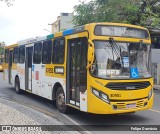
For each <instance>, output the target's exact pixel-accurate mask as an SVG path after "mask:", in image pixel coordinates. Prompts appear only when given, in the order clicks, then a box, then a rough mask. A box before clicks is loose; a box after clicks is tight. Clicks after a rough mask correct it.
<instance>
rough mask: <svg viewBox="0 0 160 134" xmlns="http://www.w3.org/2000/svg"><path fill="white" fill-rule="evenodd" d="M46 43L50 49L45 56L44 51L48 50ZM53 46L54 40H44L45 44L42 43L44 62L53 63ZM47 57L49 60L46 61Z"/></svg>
mask: <svg viewBox="0 0 160 134" xmlns="http://www.w3.org/2000/svg"><path fill="white" fill-rule="evenodd" d="M45 43H47V44H45ZM46 45H47V49H46V50H48V53H47V55H46V56H44V51H46V50H45V49H44V48H45V46H46ZM48 46H49V47H50V48H49V47H48ZM52 46H53V41H52V40H45V41H43V44H42V64H51V62H52ZM45 58H48V62H44V59H45Z"/></svg>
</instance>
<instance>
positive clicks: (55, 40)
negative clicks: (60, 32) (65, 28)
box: [52, 37, 65, 64]
mask: <svg viewBox="0 0 160 134" xmlns="http://www.w3.org/2000/svg"><path fill="white" fill-rule="evenodd" d="M61 40H63V48H64V50H63V57H60V54H61V53H60V50H62V48H61V46H60V41H61ZM55 42H56V43H55ZM57 42H58V43H57ZM55 44H56V45H57V46H58V47H57V46H56V47H57V49H58V50H57V51H56V57H58V62H57V61H56V60H57V59H55ZM57 53H58V55H57ZM60 58H63V61H62V62H59V61H60ZM64 62H65V37H60V38H56V39H54V40H53V43H52V64H64Z"/></svg>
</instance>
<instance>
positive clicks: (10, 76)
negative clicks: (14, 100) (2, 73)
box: [8, 50, 13, 84]
mask: <svg viewBox="0 0 160 134" xmlns="http://www.w3.org/2000/svg"><path fill="white" fill-rule="evenodd" d="M12 59H13V50H10V51H9V66H8V80H9V84H12Z"/></svg>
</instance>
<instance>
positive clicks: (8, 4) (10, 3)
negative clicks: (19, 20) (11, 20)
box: [0, 0, 15, 7]
mask: <svg viewBox="0 0 160 134" xmlns="http://www.w3.org/2000/svg"><path fill="white" fill-rule="evenodd" d="M0 1H3V2H5V3H6V4H7V6H8V7H10V6H13V2H14V1H15V0H0Z"/></svg>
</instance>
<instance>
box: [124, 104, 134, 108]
mask: <svg viewBox="0 0 160 134" xmlns="http://www.w3.org/2000/svg"><path fill="white" fill-rule="evenodd" d="M126 107H127V108H135V107H136V103H132V104H127V105H126Z"/></svg>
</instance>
